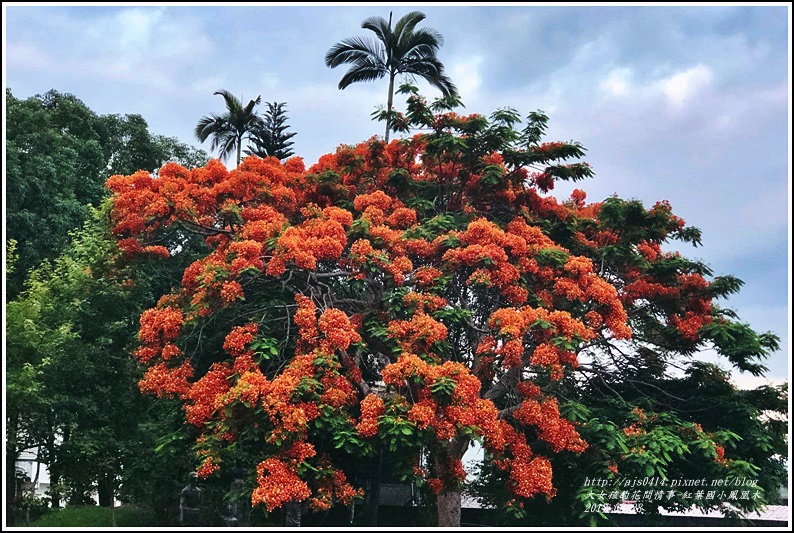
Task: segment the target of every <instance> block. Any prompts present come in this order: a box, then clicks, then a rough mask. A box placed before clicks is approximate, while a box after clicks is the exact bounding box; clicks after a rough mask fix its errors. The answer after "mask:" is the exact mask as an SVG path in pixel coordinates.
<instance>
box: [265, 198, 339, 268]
mask: <svg viewBox="0 0 794 533" xmlns="http://www.w3.org/2000/svg"><path fill="white" fill-rule="evenodd" d="M342 211H344V210H342V209H339V208H334V209H326V210H325V211H323V212H321V213H319V217H317V218H309V219H307V220H305V221H304V222H302V223H301V224H299V225H296V226H290V227H288V228H287V229H286V230H285V231H284V232H283V233H282V234H281V236H280V237H278V239H277V240H276V249H275V251H274V253H273V259H271V260H270V262H269V263H268V265H267V270H266V272H267V274H268V275H270V276H280V275H281V274H283V273H284V272H285V271H286V269H287V263H289V262H290V261H292V262H294V264H295V266H296V267H297V268H301V269H306V270H314V269H315V268H316V267H317V261H322V260H337V259H339V258H340V257H342V252H343V250H344V249H345V246H347V235H346V234H345V226H344V225H343V222H344V223H348V222H349V221H351V220H352V216H340V215H341V212H342Z"/></svg>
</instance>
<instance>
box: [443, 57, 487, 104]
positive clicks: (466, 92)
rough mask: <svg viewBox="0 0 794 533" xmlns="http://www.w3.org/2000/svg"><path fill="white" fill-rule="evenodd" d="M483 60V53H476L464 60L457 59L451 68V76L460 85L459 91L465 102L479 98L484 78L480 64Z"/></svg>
mask: <svg viewBox="0 0 794 533" xmlns="http://www.w3.org/2000/svg"><path fill="white" fill-rule="evenodd" d="M482 62H483V57H482V56H481V55H475V56H471V57H468V58H466V59H463V60H458V61H455V62H454V63H453V64H452V66H451V67H450V69H449V72H450V74H449V75H450V78H452V80H453V81H454V83H455V85H457V87H458V93H459V94H460V95H461V98H462V99H463V101H464V102H471V101H474V100H477V97H478V94H479V89H480V85H481V83H482V78H481V77H480V65H481V64H482Z"/></svg>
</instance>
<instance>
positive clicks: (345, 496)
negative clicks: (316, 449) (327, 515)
mask: <svg viewBox="0 0 794 533" xmlns="http://www.w3.org/2000/svg"><path fill="white" fill-rule="evenodd" d="M321 468H322V473H323V475H322V477H321V478H320V481H319V482H318V484H317V490H315V491H314V497H312V498H311V499H310V500H309V506H310V507H311V508H312V509H314V510H315V511H327V510H328V509H330V508H331V506H332V505H333V504H334V503H335V502H339V503H341V504H342V505H350V504H351V503H352V502H353V499H354V498H359V497H362V496H363V495H364V491H363V490H362V489H355V488H353V486H352V485H351V484H350V483H348V481H347V476H345V474H344V473H343V472H342V471H341V470H337V469H335V468H333V467H332V466H331V464H330V462H328V461H325V462H324V463H322V464H321Z"/></svg>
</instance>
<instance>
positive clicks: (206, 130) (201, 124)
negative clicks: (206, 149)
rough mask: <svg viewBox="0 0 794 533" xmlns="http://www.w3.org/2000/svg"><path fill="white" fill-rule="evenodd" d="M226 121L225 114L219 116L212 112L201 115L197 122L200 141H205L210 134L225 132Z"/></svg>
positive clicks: (196, 132)
mask: <svg viewBox="0 0 794 533" xmlns="http://www.w3.org/2000/svg"><path fill="white" fill-rule="evenodd" d="M226 123H227V118H226V117H225V116H218V115H216V114H214V113H211V114H209V115H207V116H205V117H201V118H200V119H199V121H198V123H197V124H196V129H195V134H196V138H197V139H198V140H199V141H201V142H204V141H206V140H207V139H208V138H209V136H210V135H214V134H216V133H221V132H223V131H224V129H225V127H226Z"/></svg>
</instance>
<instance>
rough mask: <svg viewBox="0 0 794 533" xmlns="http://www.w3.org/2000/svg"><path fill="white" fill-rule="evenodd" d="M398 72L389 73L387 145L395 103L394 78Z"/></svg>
mask: <svg viewBox="0 0 794 533" xmlns="http://www.w3.org/2000/svg"><path fill="white" fill-rule="evenodd" d="M396 75H397V73H396V72H391V73H389V99H388V101H387V103H386V144H389V129H390V126H391V108H392V104H393V103H394V77H395V76H396Z"/></svg>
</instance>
